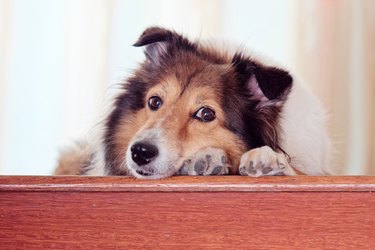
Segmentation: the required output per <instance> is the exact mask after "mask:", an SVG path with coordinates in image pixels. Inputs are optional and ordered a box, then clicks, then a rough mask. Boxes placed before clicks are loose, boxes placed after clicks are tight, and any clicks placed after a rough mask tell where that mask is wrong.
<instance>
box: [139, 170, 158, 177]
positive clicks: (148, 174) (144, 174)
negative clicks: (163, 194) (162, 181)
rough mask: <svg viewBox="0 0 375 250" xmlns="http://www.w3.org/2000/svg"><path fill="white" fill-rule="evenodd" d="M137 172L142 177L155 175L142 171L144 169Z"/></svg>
mask: <svg viewBox="0 0 375 250" xmlns="http://www.w3.org/2000/svg"><path fill="white" fill-rule="evenodd" d="M135 172H137V174H139V175H142V176H151V175H153V174H154V173H151V172H147V171H145V170H142V169H137V170H135Z"/></svg>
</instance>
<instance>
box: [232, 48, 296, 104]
mask: <svg viewBox="0 0 375 250" xmlns="http://www.w3.org/2000/svg"><path fill="white" fill-rule="evenodd" d="M232 65H233V67H234V69H235V71H236V73H237V74H238V75H239V76H240V79H241V81H242V82H243V84H245V88H246V91H247V92H248V95H249V98H250V99H251V100H254V101H258V104H257V107H265V106H280V105H281V104H282V103H283V102H284V101H285V100H286V99H287V97H288V94H289V92H290V90H291V88H292V83H293V78H292V77H291V75H290V74H289V73H288V72H287V71H285V70H282V69H279V68H276V67H267V66H264V65H261V64H260V63H257V62H254V61H252V60H250V59H249V58H246V57H244V56H243V55H241V54H236V55H235V56H234V57H233V60H232Z"/></svg>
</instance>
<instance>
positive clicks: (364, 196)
mask: <svg viewBox="0 0 375 250" xmlns="http://www.w3.org/2000/svg"><path fill="white" fill-rule="evenodd" d="M139 248H141V249H160V248H169V249H202V248H208V249H375V177H364V176H358V177H350V176H347V177H308V176H296V177H265V178H248V177H240V176H227V177H173V178H168V179H163V180H152V181H150V180H135V179H133V178H127V177H77V176H71V177H31V176H2V177H0V249H139Z"/></svg>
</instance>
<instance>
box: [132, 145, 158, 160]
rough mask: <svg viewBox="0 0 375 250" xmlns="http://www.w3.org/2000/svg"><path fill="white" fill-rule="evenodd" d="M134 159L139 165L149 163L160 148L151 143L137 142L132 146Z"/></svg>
mask: <svg viewBox="0 0 375 250" xmlns="http://www.w3.org/2000/svg"><path fill="white" fill-rule="evenodd" d="M130 152H131V156H132V159H133V161H134V162H135V163H136V164H137V165H138V166H143V165H146V164H149V163H150V162H151V161H152V160H153V159H155V158H156V157H157V156H158V154H159V151H158V148H157V147H156V146H154V145H152V144H149V143H143V142H137V143H135V144H134V145H133V146H132V147H131V148H130Z"/></svg>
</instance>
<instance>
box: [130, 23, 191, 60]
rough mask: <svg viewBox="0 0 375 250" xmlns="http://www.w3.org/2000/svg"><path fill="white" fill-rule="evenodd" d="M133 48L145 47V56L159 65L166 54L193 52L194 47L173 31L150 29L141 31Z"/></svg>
mask: <svg viewBox="0 0 375 250" xmlns="http://www.w3.org/2000/svg"><path fill="white" fill-rule="evenodd" d="M133 46H135V47H142V46H146V47H145V55H146V58H147V59H148V60H150V61H151V62H152V63H155V64H160V62H161V60H162V59H163V57H165V56H166V55H167V53H169V54H170V53H173V52H174V51H175V50H176V49H185V50H195V49H196V45H195V44H193V43H191V42H190V41H189V40H188V39H186V38H185V37H183V36H181V35H179V34H177V33H176V32H174V31H171V30H168V29H164V28H160V27H150V28H147V29H146V30H145V31H143V33H142V35H141V36H140V37H139V38H138V41H137V42H136V43H134V44H133Z"/></svg>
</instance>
